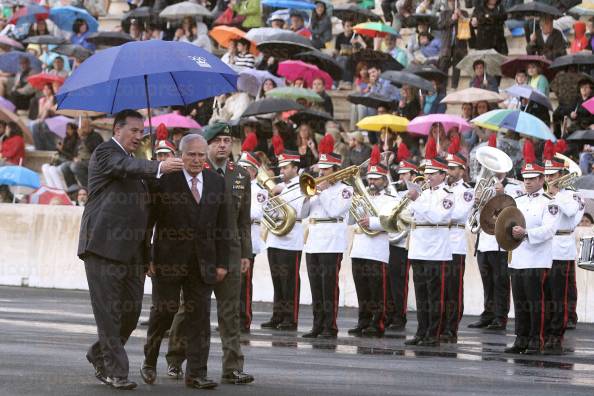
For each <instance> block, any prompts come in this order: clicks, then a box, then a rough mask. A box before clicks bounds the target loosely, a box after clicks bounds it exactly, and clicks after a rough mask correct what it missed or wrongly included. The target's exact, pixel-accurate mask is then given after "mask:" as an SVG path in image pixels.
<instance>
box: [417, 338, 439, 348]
mask: <svg viewBox="0 0 594 396" xmlns="http://www.w3.org/2000/svg"><path fill="white" fill-rule="evenodd" d="M417 345H418V346H427V347H434V346H439V338H437V337H425V338H423V339H422V340H421V341H419V343H418V344H417Z"/></svg>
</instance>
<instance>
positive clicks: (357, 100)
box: [347, 93, 394, 109]
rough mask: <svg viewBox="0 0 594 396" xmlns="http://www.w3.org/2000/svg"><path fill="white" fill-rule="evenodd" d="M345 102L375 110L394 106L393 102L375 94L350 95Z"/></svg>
mask: <svg viewBox="0 0 594 396" xmlns="http://www.w3.org/2000/svg"><path fill="white" fill-rule="evenodd" d="M347 100H348V101H349V102H351V103H353V104H359V105H363V106H365V107H372V108H374V109H377V108H378V107H380V106H384V107H387V108H391V107H392V106H393V105H394V101H393V100H392V99H390V98H388V97H387V96H384V95H379V94H376V93H370V94H364V95H363V94H352V95H349V96H347Z"/></svg>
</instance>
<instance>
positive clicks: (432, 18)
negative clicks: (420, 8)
mask: <svg viewBox="0 0 594 396" xmlns="http://www.w3.org/2000/svg"><path fill="white" fill-rule="evenodd" d="M411 16H412V18H411V22H412V25H411V26H406V27H417V25H419V24H421V23H423V24H425V25H429V27H430V28H431V29H435V28H437V22H438V21H439V18H438V17H437V15H433V14H422V13H414V14H412V15H411Z"/></svg>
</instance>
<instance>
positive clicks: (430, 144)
mask: <svg viewBox="0 0 594 396" xmlns="http://www.w3.org/2000/svg"><path fill="white" fill-rule="evenodd" d="M435 157H437V143H435V139H433V138H432V137H430V138H429V139H428V140H427V144H426V145H425V159H433V158H435Z"/></svg>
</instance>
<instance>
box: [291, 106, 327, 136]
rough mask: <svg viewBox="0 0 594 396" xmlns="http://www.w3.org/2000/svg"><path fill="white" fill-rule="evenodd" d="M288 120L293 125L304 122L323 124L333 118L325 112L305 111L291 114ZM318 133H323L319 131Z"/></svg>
mask: <svg viewBox="0 0 594 396" xmlns="http://www.w3.org/2000/svg"><path fill="white" fill-rule="evenodd" d="M289 119H290V120H291V121H293V123H295V124H297V125H299V124H302V123H304V122H317V123H324V122H326V121H331V120H333V119H334V118H333V117H332V116H331V115H330V114H328V113H326V112H325V111H320V110H313V109H305V110H300V111H298V112H297V113H295V114H293V115H292V116H291V117H289ZM320 133H324V132H323V131H320Z"/></svg>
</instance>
